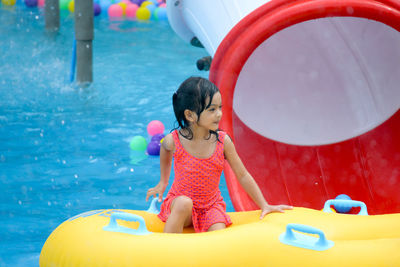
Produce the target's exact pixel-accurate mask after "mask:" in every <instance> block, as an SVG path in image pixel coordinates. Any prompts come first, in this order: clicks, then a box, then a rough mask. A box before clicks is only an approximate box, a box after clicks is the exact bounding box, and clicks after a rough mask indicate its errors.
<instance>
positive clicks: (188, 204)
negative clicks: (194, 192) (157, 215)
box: [164, 196, 193, 233]
mask: <svg viewBox="0 0 400 267" xmlns="http://www.w3.org/2000/svg"><path fill="white" fill-rule="evenodd" d="M192 208H193V201H192V200H191V199H190V198H188V197H186V196H179V197H176V198H175V199H174V200H173V201H172V203H171V214H170V215H169V217H168V219H167V221H166V222H165V226H164V233H182V232H183V227H187V226H189V225H191V224H192Z"/></svg>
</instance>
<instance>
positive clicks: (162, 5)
mask: <svg viewBox="0 0 400 267" xmlns="http://www.w3.org/2000/svg"><path fill="white" fill-rule="evenodd" d="M158 7H164V8H166V7H167V4H166V3H162V4H159V5H158Z"/></svg>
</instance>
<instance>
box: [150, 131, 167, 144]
mask: <svg viewBox="0 0 400 267" xmlns="http://www.w3.org/2000/svg"><path fill="white" fill-rule="evenodd" d="M164 137H165V135H164V134H162V133H159V134H155V135H153V137H152V138H151V142H153V141H157V142H160V141H161V140H162V139H163V138H164Z"/></svg>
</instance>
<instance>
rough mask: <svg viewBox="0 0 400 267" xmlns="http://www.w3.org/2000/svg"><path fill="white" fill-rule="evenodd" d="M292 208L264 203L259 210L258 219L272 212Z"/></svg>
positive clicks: (290, 207)
mask: <svg viewBox="0 0 400 267" xmlns="http://www.w3.org/2000/svg"><path fill="white" fill-rule="evenodd" d="M291 209H293V207H292V206H288V205H268V204H266V205H265V206H264V207H263V208H262V210H261V216H260V220H261V219H262V218H264V217H265V215H267V214H269V213H272V212H285V210H291Z"/></svg>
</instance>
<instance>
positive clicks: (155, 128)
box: [147, 120, 164, 136]
mask: <svg viewBox="0 0 400 267" xmlns="http://www.w3.org/2000/svg"><path fill="white" fill-rule="evenodd" d="M147 132H148V133H149V135H151V136H153V135H156V134H161V133H163V132H164V124H162V122H161V121H157V120H154V121H151V122H150V123H149V124H148V125H147Z"/></svg>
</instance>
